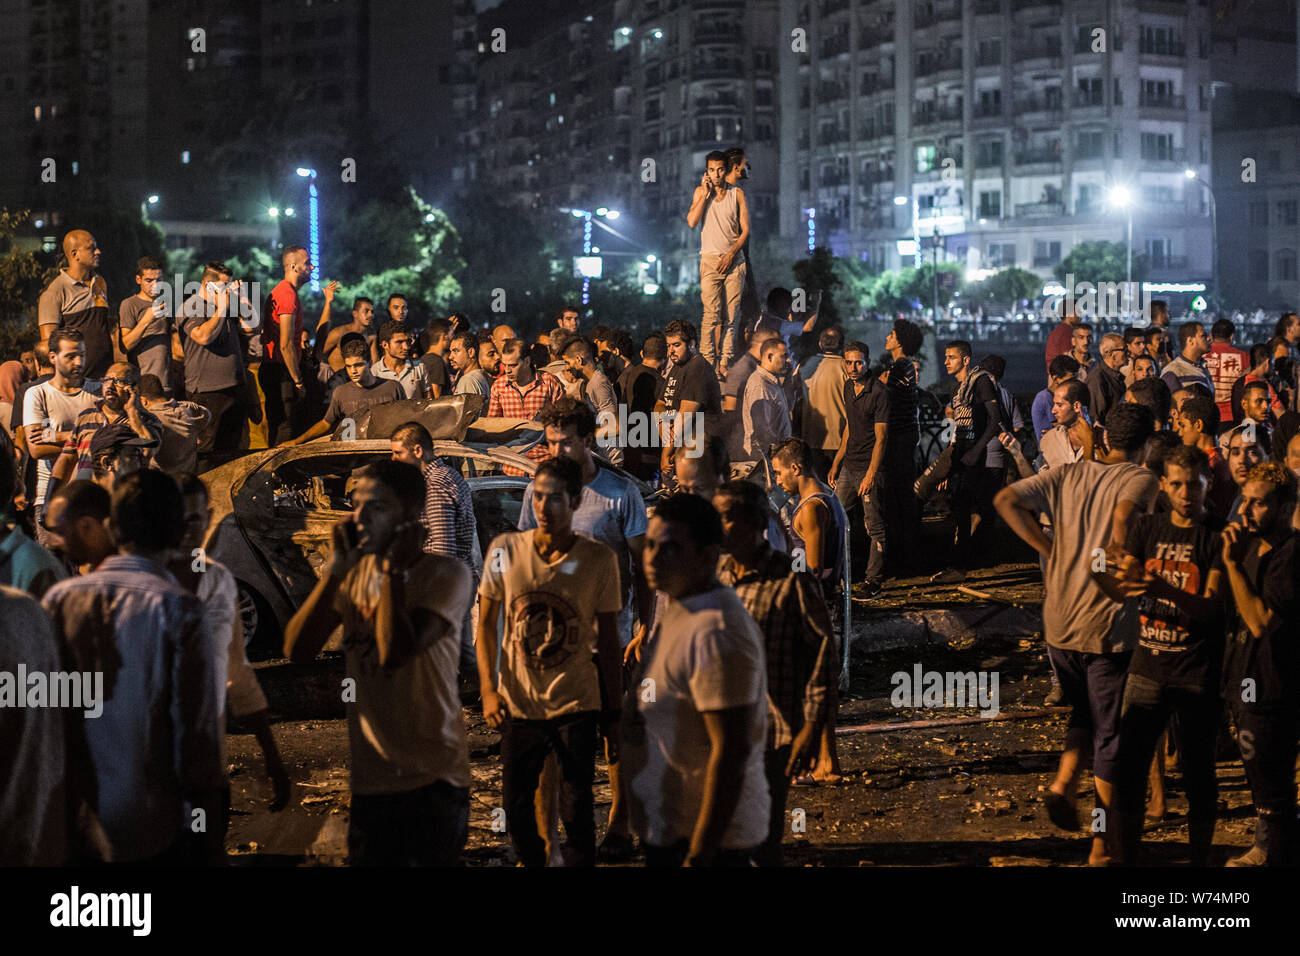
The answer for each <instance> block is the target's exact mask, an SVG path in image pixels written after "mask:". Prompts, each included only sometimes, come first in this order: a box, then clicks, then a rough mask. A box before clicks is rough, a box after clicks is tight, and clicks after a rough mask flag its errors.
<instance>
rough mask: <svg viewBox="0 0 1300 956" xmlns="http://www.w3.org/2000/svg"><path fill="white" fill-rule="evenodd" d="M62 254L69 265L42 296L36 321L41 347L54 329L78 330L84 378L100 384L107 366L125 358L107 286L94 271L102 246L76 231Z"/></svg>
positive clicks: (71, 235)
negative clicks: (83, 345) (83, 347)
mask: <svg viewBox="0 0 1300 956" xmlns="http://www.w3.org/2000/svg"><path fill="white" fill-rule="evenodd" d="M63 254H64V256H66V257H67V260H68V266H67V268H66V269H60V270H59V274H58V275H57V276H55V277H54V280H53V281H52V282H51V283H50V284H49V286H48V287H46V289H45V291H44V292H42V293H41V299H40V304H39V306H38V307H37V321H38V322H39V323H40V327H41V344H42V345H46V344H48V343H49V341H50V333H51V332H53V331H54V330H55V329H75V330H76V331H78V332H80V333H81V336H82V338H83V339H84V340H85V343H86V365H85V376H86V378H87V379H90V380H93V381H98V380H99V379H101V378H103V377H104V373H105V372H107V371H108V367H109V366H110V365H112V364H113V363H114V362H115V361H116V362H123V361H125V360H126V356H125V355H124V354H123V352H122V348H121V343H120V342H118V340H117V322H116V321H115V320H114V316H113V315H112V314H111V313H110V311H109V308H108V285H107V283H105V282H104V277H103V276H101V275H100V274H99V273H98V272H96V271H95V270H96V269H98V268H99V244H98V243H96V242H95V237H94V236H92V235H91V234H90V233H88V232H86V230H84V229H73V230H72V231H71V232H69V233H68V234H67V235H66V236H64V237H63Z"/></svg>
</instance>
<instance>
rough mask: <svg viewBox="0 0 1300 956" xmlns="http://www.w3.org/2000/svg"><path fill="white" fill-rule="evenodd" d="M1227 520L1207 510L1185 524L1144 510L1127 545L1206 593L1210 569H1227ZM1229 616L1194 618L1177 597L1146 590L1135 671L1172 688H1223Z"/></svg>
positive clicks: (1172, 579) (1161, 571) (1162, 572)
mask: <svg viewBox="0 0 1300 956" xmlns="http://www.w3.org/2000/svg"><path fill="white" fill-rule="evenodd" d="M1222 530H1223V522H1222V521H1219V520H1218V519H1216V518H1214V517H1213V516H1211V515H1207V516H1206V517H1205V518H1203V519H1202V520H1201V521H1200V522H1199V523H1197V524H1194V525H1192V527H1190V528H1179V527H1178V526H1177V525H1175V524H1174V523H1173V521H1172V520H1171V519H1170V517H1169V515H1167V514H1158V515H1139V516H1137V517H1135V518H1133V519H1132V521H1131V523H1130V524H1129V529H1128V540H1127V542H1126V543H1125V545H1124V547H1125V550H1126V551H1128V552H1129V554H1131V555H1133V556H1134V557H1135V558H1137V559H1138V561H1139V562H1140V564H1141V566H1142V567H1143V568H1145V569H1146V570H1147V571H1149V572H1151V573H1152V574H1154V575H1156V576H1157V577H1160V578H1163V579H1164V580H1165V581H1167V582H1168V583H1169V584H1171V585H1173V586H1174V587H1175V588H1177V589H1179V590H1180V591H1186V592H1187V593H1188V594H1195V595H1203V594H1204V593H1205V584H1206V581H1207V579H1208V578H1209V576H1210V572H1211V571H1212V570H1215V569H1219V570H1221V569H1222V564H1221V562H1220V548H1221V547H1222V545H1221V543H1220V532H1221V531H1222ZM1223 625H1224V622H1223V617H1222V615H1215V616H1214V617H1210V618H1203V619H1197V618H1193V617H1192V616H1191V615H1190V614H1187V613H1186V612H1185V611H1181V610H1179V609H1178V607H1177V606H1176V605H1175V604H1174V603H1173V602H1172V601H1164V600H1160V599H1158V598H1153V597H1151V596H1150V595H1143V597H1142V598H1140V599H1139V601H1138V642H1137V648H1136V649H1135V650H1134V652H1133V660H1132V663H1131V664H1130V665H1129V671H1130V672H1131V673H1133V674H1140V675H1142V676H1143V677H1146V678H1149V679H1150V680H1153V681H1158V682H1160V683H1161V684H1164V685H1165V686H1167V687H1186V688H1194V689H1196V690H1202V691H1209V690H1214V689H1216V688H1217V687H1218V683H1219V665H1220V662H1221V661H1222V659H1223Z"/></svg>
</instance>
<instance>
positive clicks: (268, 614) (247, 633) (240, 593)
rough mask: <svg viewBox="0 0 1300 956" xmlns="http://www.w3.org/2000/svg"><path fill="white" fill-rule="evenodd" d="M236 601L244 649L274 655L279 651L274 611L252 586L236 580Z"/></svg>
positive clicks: (278, 630)
mask: <svg viewBox="0 0 1300 956" xmlns="http://www.w3.org/2000/svg"><path fill="white" fill-rule="evenodd" d="M237 589H238V590H237V597H236V603H237V604H238V610H239V622H240V623H241V624H242V625H243V627H244V649H245V651H247V652H248V653H250V654H252V653H254V652H256V653H258V654H259V655H262V656H275V655H278V654H279V653H280V648H279V646H278V638H279V636H280V629H279V627H278V626H276V621H275V613H274V612H273V611H272V610H271V606H270V605H269V604H267V602H266V598H264V597H262V595H261V594H259V593H258V592H257V591H256V590H255V589H254V588H252V587H251V586H250V585H248V584H245V583H244V582H243V581H238V582H237Z"/></svg>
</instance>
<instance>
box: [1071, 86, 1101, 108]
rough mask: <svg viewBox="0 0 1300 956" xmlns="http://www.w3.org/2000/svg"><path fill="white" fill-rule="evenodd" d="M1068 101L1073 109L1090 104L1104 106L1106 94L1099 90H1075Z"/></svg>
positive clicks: (1086, 106)
mask: <svg viewBox="0 0 1300 956" xmlns="http://www.w3.org/2000/svg"><path fill="white" fill-rule="evenodd" d="M1070 102H1071V103H1072V104H1073V105H1074V108H1075V109H1087V108H1088V107H1090V106H1105V105H1106V96H1105V94H1104V93H1103V92H1102V91H1101V90H1075V91H1074V96H1073V97H1072V98H1071V100H1070Z"/></svg>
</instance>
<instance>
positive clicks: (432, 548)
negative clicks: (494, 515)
mask: <svg viewBox="0 0 1300 956" xmlns="http://www.w3.org/2000/svg"><path fill="white" fill-rule="evenodd" d="M423 470H424V512H423V514H422V515H421V521H420V523H421V524H422V525H423V526H424V552H425V554H445V555H446V556H447V557H450V558H460V560H462V561H464V562H465V563H466V564H469V563H470V558H471V556H472V551H473V547H474V532H475V525H474V499H473V497H472V495H471V494H470V490H469V485H468V484H466V482H465V479H464V478H462V477H461V476H460V472H458V471H456V470H455V469H454V468H450V467H448V466H447V465H445V464H443V462H442V461H441V460H439V459H437V458H435V459H434V460H433V461H426V462H425V463H424V469H423Z"/></svg>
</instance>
